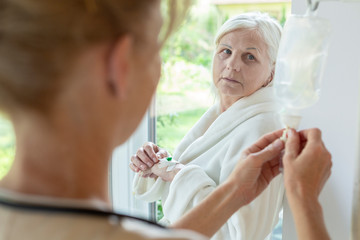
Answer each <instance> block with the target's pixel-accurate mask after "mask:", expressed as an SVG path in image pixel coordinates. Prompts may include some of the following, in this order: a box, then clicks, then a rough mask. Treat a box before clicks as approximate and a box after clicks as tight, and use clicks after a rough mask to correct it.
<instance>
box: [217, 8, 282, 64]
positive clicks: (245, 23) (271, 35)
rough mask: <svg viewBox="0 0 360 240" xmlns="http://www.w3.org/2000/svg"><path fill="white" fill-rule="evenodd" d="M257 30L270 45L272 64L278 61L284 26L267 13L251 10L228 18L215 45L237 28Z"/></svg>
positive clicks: (269, 53)
mask: <svg viewBox="0 0 360 240" xmlns="http://www.w3.org/2000/svg"><path fill="white" fill-rule="evenodd" d="M242 29H244V30H256V31H257V32H258V33H259V34H260V36H261V37H262V39H263V41H264V42H265V43H266V45H267V47H268V51H267V53H268V56H269V58H270V64H271V65H273V64H275V62H276V56H277V52H278V49H279V43H280V38H281V32H282V28H281V26H280V24H279V22H278V21H277V20H275V19H274V18H272V17H270V16H269V14H267V13H261V12H249V13H243V14H240V15H237V16H234V17H232V18H230V19H229V20H227V21H226V22H225V23H224V24H223V25H222V26H221V27H220V28H219V30H218V32H217V34H216V36H215V45H216V46H218V45H219V42H220V40H221V38H222V37H223V36H224V35H226V34H227V33H229V32H233V31H235V30H242Z"/></svg>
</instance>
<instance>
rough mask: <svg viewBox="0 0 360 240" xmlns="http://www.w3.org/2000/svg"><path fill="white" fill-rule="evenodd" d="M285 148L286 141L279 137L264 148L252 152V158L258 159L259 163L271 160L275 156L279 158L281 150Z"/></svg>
mask: <svg viewBox="0 0 360 240" xmlns="http://www.w3.org/2000/svg"><path fill="white" fill-rule="evenodd" d="M283 149H284V142H283V141H281V140H280V139H279V138H277V139H276V140H275V141H274V142H273V143H271V144H270V145H268V146H267V147H266V148H264V149H263V150H261V151H259V152H257V153H252V154H250V155H249V157H250V158H254V159H253V161H254V160H256V161H258V162H259V164H260V163H261V164H263V163H265V162H268V161H270V160H274V158H279V157H280V154H281V151H282V150H283Z"/></svg>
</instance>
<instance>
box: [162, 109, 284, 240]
mask: <svg viewBox="0 0 360 240" xmlns="http://www.w3.org/2000/svg"><path fill="white" fill-rule="evenodd" d="M269 114H272V113H267V114H260V115H258V116H255V117H253V118H251V120H248V121H246V122H243V123H242V124H241V126H239V128H238V129H235V130H234V131H233V132H232V133H231V134H230V135H229V136H227V137H225V138H224V139H223V140H222V141H220V142H219V144H218V145H217V146H216V145H215V146H214V148H218V151H215V150H214V149H213V150H214V151H213V152H212V156H213V157H212V158H211V159H209V161H208V163H207V164H206V166H201V167H200V166H197V165H195V164H191V165H187V166H186V167H185V168H184V169H182V170H181V171H179V173H178V174H177V175H176V176H175V178H174V180H173V181H172V182H171V184H170V186H169V188H168V194H167V197H166V198H165V199H163V201H162V203H163V211H164V216H165V218H166V219H167V221H168V222H169V223H173V222H175V221H176V220H177V219H179V218H180V217H181V216H183V215H184V214H185V213H186V212H187V211H188V210H190V209H192V208H193V207H194V206H196V205H197V204H199V203H200V202H201V201H202V200H203V199H204V198H205V197H206V196H208V195H209V194H211V192H212V191H214V189H215V188H216V187H217V185H219V184H221V183H222V182H224V181H225V180H226V179H227V177H228V176H229V175H230V173H231V172H232V170H233V169H234V166H235V165H236V164H237V162H238V161H239V159H240V155H241V153H242V151H243V150H244V149H245V148H246V147H248V146H250V145H251V144H253V143H254V142H255V141H256V140H257V139H259V138H260V137H261V136H262V135H264V134H265V133H268V132H270V131H273V130H276V129H279V128H280V125H279V123H278V122H277V121H276V120H275V119H274V120H272V117H271V115H269ZM215 152H216V153H215ZM216 182H217V183H216ZM283 194H284V187H283V183H282V177H281V176H277V177H276V178H275V179H273V181H272V182H271V183H270V185H269V186H268V187H267V188H266V189H265V190H264V191H263V192H262V193H261V194H260V195H259V196H258V197H257V198H256V199H255V200H254V201H252V202H251V203H250V204H248V205H246V206H244V207H242V208H241V209H240V210H238V211H237V212H236V213H235V214H234V215H233V216H232V217H231V218H230V219H229V220H228V221H227V222H226V224H225V225H224V226H223V227H222V228H221V229H220V230H219V231H218V232H217V233H216V235H215V236H214V237H213V238H212V239H239V240H248V239H251V240H257V239H259V240H264V239H265V238H266V237H267V236H268V235H269V233H271V230H272V229H273V228H274V226H275V225H276V223H277V221H278V214H279V212H280V210H281V206H282V199H283Z"/></svg>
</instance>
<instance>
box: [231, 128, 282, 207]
mask: <svg viewBox="0 0 360 240" xmlns="http://www.w3.org/2000/svg"><path fill="white" fill-rule="evenodd" d="M282 132H283V130H278V131H275V132H272V133H269V134H266V135H264V136H263V137H261V138H260V139H259V140H258V141H257V142H255V143H254V144H253V145H252V146H250V147H249V148H247V149H246V150H245V151H244V152H243V154H242V157H241V158H240V160H239V162H238V163H237V165H236V167H235V169H234V170H233V172H232V173H231V175H230V176H229V178H228V180H227V181H230V183H231V186H233V187H234V188H235V189H236V192H237V198H238V199H239V200H240V202H241V205H246V204H248V203H250V202H251V201H252V200H253V199H255V198H256V197H257V196H258V195H259V194H260V193H261V192H262V191H263V190H264V189H265V188H266V187H267V186H268V185H269V183H270V181H271V180H272V179H273V178H274V177H276V176H277V175H278V174H279V163H280V160H281V157H282V150H283V149H284V143H283V141H281V140H280V139H279V138H280V137H281V135H282Z"/></svg>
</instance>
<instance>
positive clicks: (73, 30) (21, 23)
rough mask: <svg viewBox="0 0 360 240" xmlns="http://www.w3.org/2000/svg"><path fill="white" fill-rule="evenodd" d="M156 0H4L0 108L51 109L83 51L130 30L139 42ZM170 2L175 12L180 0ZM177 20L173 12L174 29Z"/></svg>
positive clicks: (1, 7)
mask: <svg viewBox="0 0 360 240" xmlns="http://www.w3.org/2000/svg"><path fill="white" fill-rule="evenodd" d="M157 2H158V0H136V1H134V0H101V1H100V0H56V1H50V0H2V1H1V3H0V110H3V111H5V112H8V113H9V112H11V111H13V109H16V108H31V109H35V110H38V111H47V110H48V109H49V108H50V107H51V103H52V101H53V99H54V98H55V97H56V95H57V94H58V92H59V91H61V89H62V88H63V87H64V86H65V85H66V81H64V76H66V74H67V73H69V71H71V69H72V67H73V65H74V59H76V56H77V55H79V54H80V53H81V52H82V51H84V50H86V49H88V48H89V47H92V46H95V45H97V44H99V43H103V42H104V43H109V44H111V42H112V41H115V40H116V39H117V38H119V37H121V36H122V35H124V34H131V35H132V37H133V40H134V44H139V45H141V42H142V40H143V39H142V28H141V26H142V23H144V22H145V21H147V19H148V16H149V14H150V12H151V10H152V8H153V5H154V4H155V3H157ZM168 2H169V6H170V7H169V9H170V10H172V11H170V12H171V13H172V14H174V13H176V12H177V11H176V5H177V2H179V1H176V0H169V1H168ZM180 2H181V1H180ZM186 2H189V1H186ZM181 4H182V5H184V4H183V3H181ZM175 19H176V16H173V17H171V19H170V21H169V22H170V23H169V24H168V25H169V26H170V28H171V27H172V26H173V25H174V24H173V23H174V20H175ZM60 79H62V80H61V81H60Z"/></svg>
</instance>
